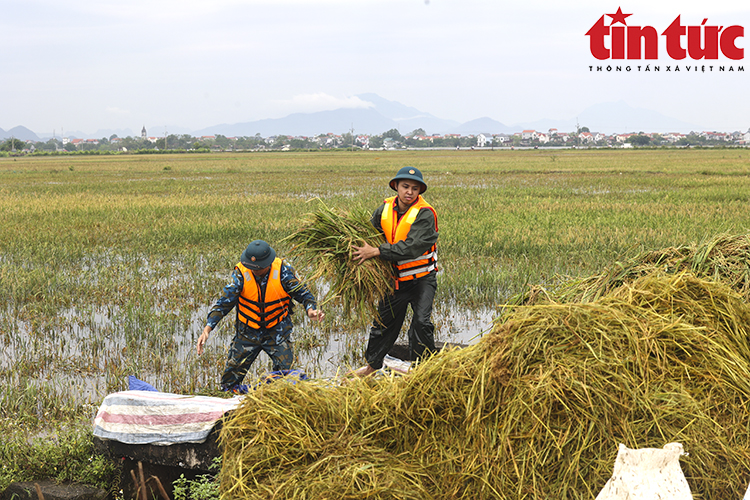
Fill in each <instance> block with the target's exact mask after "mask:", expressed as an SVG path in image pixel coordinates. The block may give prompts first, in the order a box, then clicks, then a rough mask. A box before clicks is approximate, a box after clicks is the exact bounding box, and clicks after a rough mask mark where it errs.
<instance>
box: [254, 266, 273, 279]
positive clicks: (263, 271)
mask: <svg viewBox="0 0 750 500" xmlns="http://www.w3.org/2000/svg"><path fill="white" fill-rule="evenodd" d="M270 269H271V266H268V267H264V268H263V269H250V270H251V271H252V272H253V276H255V277H256V278H261V277H263V276H265V275H266V274H268V271H269V270H270Z"/></svg>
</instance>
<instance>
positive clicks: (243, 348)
mask: <svg viewBox="0 0 750 500" xmlns="http://www.w3.org/2000/svg"><path fill="white" fill-rule="evenodd" d="M291 334H292V322H291V320H290V318H289V317H288V316H287V317H286V318H284V319H283V320H282V321H281V322H280V323H279V324H278V325H276V326H275V327H274V328H273V329H271V330H254V329H252V328H247V327H246V326H245V325H244V324H242V323H240V324H238V325H237V331H236V333H235V334H234V339H232V345H231V347H230V348H229V354H228V356H227V364H226V367H225V368H224V373H223V374H222V375H221V388H222V389H223V390H230V389H232V388H233V387H234V386H236V385H239V384H241V383H242V380H243V379H244V378H245V375H247V372H248V370H249V369H250V366H251V365H252V364H253V362H254V361H255V359H256V358H257V357H258V355H259V354H260V353H261V351H262V352H265V353H266V354H267V355H268V357H269V358H271V361H272V362H273V371H279V370H289V369H290V368H291V367H292V362H293V361H294V349H293V345H292V341H291V340H290V337H291Z"/></svg>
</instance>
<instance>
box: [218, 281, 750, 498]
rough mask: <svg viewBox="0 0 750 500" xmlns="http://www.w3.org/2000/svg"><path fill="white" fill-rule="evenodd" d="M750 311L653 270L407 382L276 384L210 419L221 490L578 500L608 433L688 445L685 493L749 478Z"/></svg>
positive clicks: (544, 314) (606, 455) (589, 490)
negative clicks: (216, 438) (227, 415)
mask: <svg viewBox="0 0 750 500" xmlns="http://www.w3.org/2000/svg"><path fill="white" fill-rule="evenodd" d="M748 325H750V308H748V306H747V305H746V304H745V302H744V301H743V299H742V297H741V296H740V295H738V294H737V293H736V292H734V291H733V290H732V289H730V288H729V287H727V286H726V285H724V284H721V283H718V282H714V281H708V280H704V279H701V278H699V277H696V276H694V275H692V274H690V273H681V274H677V275H664V274H652V275H647V276H643V277H641V278H639V279H636V280H634V281H633V282H632V283H628V284H624V285H622V286H621V287H619V288H616V289H613V290H612V291H611V292H610V293H609V294H607V295H606V296H604V297H601V298H600V299H598V300H596V301H592V302H590V303H585V304H584V303H570V304H545V305H536V306H521V307H518V308H517V309H516V310H514V311H513V312H512V313H511V314H509V315H508V317H507V318H506V319H505V321H503V322H501V323H498V324H496V326H495V327H494V329H493V331H492V332H491V333H490V334H489V335H487V336H485V338H484V339H483V340H482V341H481V342H480V343H478V344H476V345H474V346H471V347H469V348H466V349H462V350H450V351H446V352H442V353H440V354H437V355H435V356H434V357H432V358H430V359H429V360H428V361H427V362H425V363H424V364H422V365H420V366H419V367H418V368H417V369H416V370H414V371H413V373H412V374H411V375H410V376H408V377H401V378H387V377H386V378H382V379H377V380H354V381H351V382H350V383H347V384H345V385H343V386H339V387H333V386H321V385H316V384H305V383H302V384H296V385H291V384H273V385H271V386H268V387H265V388H263V390H261V391H257V392H256V393H254V394H250V395H248V397H247V399H246V400H245V401H244V403H243V404H242V406H241V407H240V408H239V409H238V410H237V411H236V412H235V414H234V415H233V417H232V418H231V419H230V420H229V421H228V422H227V423H226V425H225V426H224V427H223V429H222V435H221V440H222V443H223V446H224V458H223V464H224V465H223V468H222V472H221V476H222V480H221V485H222V493H223V496H224V498H225V499H227V500H230V499H249V498H258V499H260V498H290V499H291V498H324V497H329V496H335V497H337V498H346V499H359V498H400V499H411V498H414V499H417V498H446V499H447V498H467V499H468V498H471V499H481V498H488V499H489V498H507V499H511V498H513V499H516V498H570V499H584V498H585V499H589V498H592V497H594V496H596V494H597V493H598V491H600V490H601V488H602V487H603V486H604V484H605V483H606V481H607V479H609V477H610V476H611V473H612V464H613V463H614V459H615V456H616V453H617V448H618V444H619V443H624V444H626V445H627V446H628V447H630V448H643V447H658V448H660V447H662V446H663V445H664V444H666V443H668V442H673V441H677V442H680V443H683V445H684V447H685V450H686V451H687V452H688V453H689V456H688V457H687V458H683V463H682V466H683V469H684V471H685V475H686V478H687V480H688V482H689V484H690V487H691V489H692V491H693V494H694V495H695V497H696V498H704V499H724V498H732V497H735V498H739V497H740V496H741V495H742V493H743V492H744V485H746V484H747V480H748V476H749V475H750V471H749V470H748V464H749V463H750V434H748V432H747V422H748V421H750V414H749V413H750V410H748V408H750V349H749V348H748V344H747V340H746V339H747V336H748V330H747V329H748Z"/></svg>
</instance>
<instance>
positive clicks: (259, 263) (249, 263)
mask: <svg viewBox="0 0 750 500" xmlns="http://www.w3.org/2000/svg"><path fill="white" fill-rule="evenodd" d="M275 258H276V252H275V251H274V250H273V248H271V245H269V244H268V243H266V242H265V241H263V240H255V241H253V242H252V243H250V244H249V245H248V246H247V248H246V249H245V251H244V252H242V256H241V257H240V262H242V265H243V266H245V267H247V268H249V269H264V268H266V267H268V266H270V265H271V264H272V263H273V260H274V259H275Z"/></svg>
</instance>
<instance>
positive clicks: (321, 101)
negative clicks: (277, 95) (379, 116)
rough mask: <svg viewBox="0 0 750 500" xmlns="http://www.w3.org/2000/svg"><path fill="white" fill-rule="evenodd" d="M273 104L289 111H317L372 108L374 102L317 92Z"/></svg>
mask: <svg viewBox="0 0 750 500" xmlns="http://www.w3.org/2000/svg"><path fill="white" fill-rule="evenodd" d="M273 104H275V105H276V106H278V107H279V108H283V109H284V110H285V111H286V112H287V113H315V112H317V111H330V110H334V109H341V108H371V107H373V106H374V105H373V103H371V102H368V101H363V100H362V99H360V98H359V97H354V96H352V97H343V98H341V97H334V96H331V95H328V94H325V93H323V92H318V93H316V94H299V95H296V96H294V97H292V98H291V99H287V100H277V101H273Z"/></svg>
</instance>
